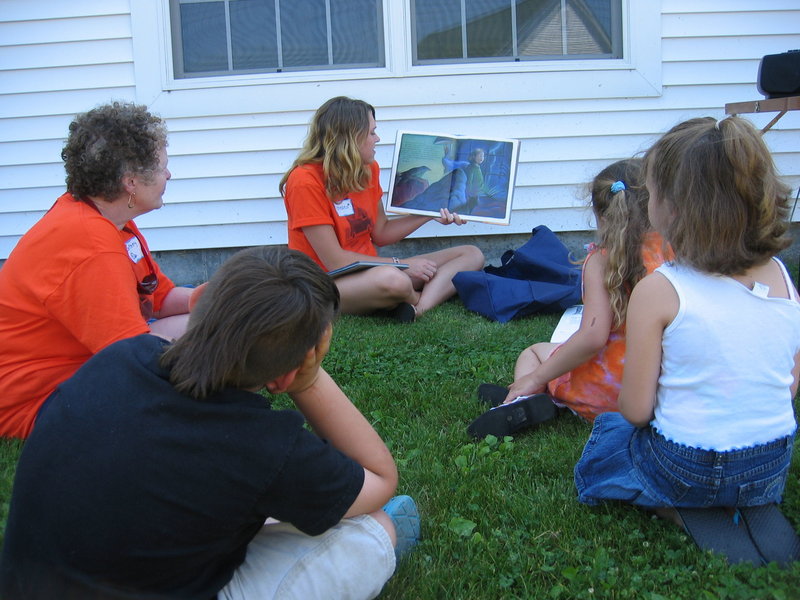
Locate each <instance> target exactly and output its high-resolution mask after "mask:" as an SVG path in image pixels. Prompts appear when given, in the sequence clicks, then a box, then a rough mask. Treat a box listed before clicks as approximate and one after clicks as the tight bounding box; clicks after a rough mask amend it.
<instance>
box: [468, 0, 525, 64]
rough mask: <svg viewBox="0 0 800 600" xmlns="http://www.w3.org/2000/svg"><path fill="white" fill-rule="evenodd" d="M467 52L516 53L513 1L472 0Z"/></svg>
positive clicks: (471, 54) (485, 54) (474, 54)
mask: <svg viewBox="0 0 800 600" xmlns="http://www.w3.org/2000/svg"><path fill="white" fill-rule="evenodd" d="M466 7H467V56H468V57H470V58H475V57H488V56H512V55H513V54H514V50H513V48H512V39H511V2H510V1H509V0H468V1H467V3H466Z"/></svg>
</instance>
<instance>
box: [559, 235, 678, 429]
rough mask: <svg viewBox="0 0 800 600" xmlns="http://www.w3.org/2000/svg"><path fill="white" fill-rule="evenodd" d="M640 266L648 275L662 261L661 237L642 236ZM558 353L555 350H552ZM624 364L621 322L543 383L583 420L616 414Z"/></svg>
mask: <svg viewBox="0 0 800 600" xmlns="http://www.w3.org/2000/svg"><path fill="white" fill-rule="evenodd" d="M641 252H642V264H643V265H644V268H645V270H646V272H647V274H648V275H649V274H650V273H652V272H653V271H654V270H655V269H656V268H657V267H659V266H661V264H663V263H664V261H665V260H671V259H672V253H671V251H668V252H667V254H666V255H665V254H664V251H663V240H662V237H661V236H660V235H659V234H658V233H657V232H655V231H651V232H649V233H647V234H645V238H644V241H643V243H642V249H641ZM555 351H556V352H558V348H556V350H555ZM624 364H625V323H623V324H622V325H621V326H620V327H619V328H617V329H615V330H612V331H611V333H610V334H609V336H608V341H607V342H606V345H605V347H604V348H603V349H602V350H600V352H598V353H597V354H596V355H595V356H593V357H592V358H590V359H589V360H587V361H586V362H585V363H583V364H582V365H580V366H578V367H575V368H574V369H573V370H572V371H570V372H569V373H565V374H564V375H562V376H561V377H557V378H556V379H554V380H553V381H551V382H549V383H548V384H547V390H548V391H549V392H550V394H551V395H552V396H553V397H554V398H555V399H556V401H557V402H558V403H559V404H563V405H565V406H567V407H568V408H569V409H570V410H572V411H573V412H574V413H576V414H578V415H580V416H581V417H583V418H584V419H586V420H587V421H590V422H591V421H594V419H595V417H596V416H597V415H599V414H600V413H604V412H609V411H617V410H619V409H618V407H617V397H618V396H619V390H620V388H621V387H622V368H623V366H624Z"/></svg>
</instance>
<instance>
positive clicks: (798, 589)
mask: <svg viewBox="0 0 800 600" xmlns="http://www.w3.org/2000/svg"><path fill="white" fill-rule="evenodd" d="M557 320H558V319H557V316H555V315H542V316H537V317H533V318H528V319H524V320H521V321H514V322H511V323H506V324H499V323H494V322H490V321H487V320H485V319H483V318H482V317H480V316H478V315H476V314H474V313H471V312H469V311H467V310H466V309H464V308H463V306H462V305H461V303H460V302H459V301H457V300H455V301H452V302H448V303H446V304H445V305H443V306H441V307H439V308H437V309H435V310H433V311H431V312H430V313H428V314H426V315H425V317H424V318H422V319H421V320H420V321H419V322H417V323H414V324H412V325H399V324H395V323H393V322H390V321H386V320H382V319H377V318H366V317H362V318H355V317H347V316H345V317H342V318H341V319H340V320H339V321H338V322H337V324H336V327H335V334H334V341H333V346H332V349H331V352H330V354H329V356H328V358H327V359H326V361H325V363H324V364H325V367H326V369H327V370H328V371H329V372H330V373H331V374H332V375H333V377H334V378H335V379H336V380H337V381H338V382H339V384H340V385H341V387H342V388H343V389H344V391H345V392H346V393H347V394H348V395H349V396H350V398H351V399H352V400H353V402H354V403H355V404H356V405H357V406H358V407H359V408H360V409H361V411H362V412H363V413H364V414H365V415H366V417H367V418H368V419H369V420H370V422H372V423H373V425H374V426H375V428H376V429H377V430H378V432H379V433H380V434H381V435H382V436H383V438H384V440H386V442H387V444H388V445H389V447H390V449H391V450H392V452H393V454H394V456H395V459H396V460H397V463H398V466H399V469H400V487H399V490H398V493H406V494H410V495H411V496H413V497H414V498H415V499H416V500H417V504H418V506H419V509H420V512H421V515H422V518H423V522H422V534H423V541H422V543H421V544H420V545H419V547H418V549H417V550H416V551H415V552H414V553H413V554H411V555H410V556H409V558H408V559H407V560H406V561H404V563H403V564H402V565H400V567H399V568H398V571H397V573H396V574H395V576H394V577H393V578H392V580H391V581H390V582H389V583H388V584H387V586H386V588H385V590H384V592H383V594H382V596H381V598H384V599H393V598H403V599H437V600H439V599H447V598H454V599H455V598H457V599H476V598H477V599H483V598H486V599H499V598H535V599H538V598H565V599H566V598H569V599H572V598H636V599H647V600H656V599H683V598H686V599H692V600H694V599H698V598H699V599H705V598H708V599H713V598H731V599H733V598H736V599H750V598H753V599H768V598H776V599H790V598H800V563H795V564H794V565H793V566H792V567H791V568H789V569H785V570H784V569H779V568H777V566H775V565H770V566H768V567H763V568H754V567H752V566H742V565H740V566H734V567H730V566H728V565H727V563H726V562H725V561H724V559H722V558H720V557H718V556H714V555H711V554H709V553H703V552H701V551H700V550H698V549H697V548H696V547H695V546H694V545H693V543H692V541H691V539H689V538H688V537H687V536H686V535H685V534H684V533H682V532H681V531H680V530H679V529H678V528H677V527H675V526H673V525H670V524H667V523H665V522H662V521H659V520H657V519H655V518H653V517H651V516H649V515H648V514H646V513H644V512H642V511H639V510H636V509H633V508H631V507H626V506H622V505H609V506H603V507H600V508H589V507H586V506H583V505H581V504H579V503H578V502H577V500H576V499H575V489H574V485H573V480H572V467H573V465H574V464H575V462H576V461H577V459H578V457H579V456H580V453H581V450H582V447H583V443H584V441H585V440H586V438H587V436H588V434H589V425H587V424H585V423H583V422H582V421H580V420H579V419H577V418H575V417H573V416H570V415H567V416H563V417H560V418H559V419H557V420H556V421H554V422H552V423H549V424H545V425H544V426H542V427H541V428H539V429H538V430H536V431H532V432H528V433H525V434H522V435H519V436H517V437H515V438H514V439H511V438H507V439H506V440H494V439H488V440H484V441H482V442H480V443H476V442H473V441H472V440H470V439H469V438H468V437H467V434H466V427H467V425H468V424H469V422H470V421H471V420H472V419H474V418H475V417H476V416H477V415H478V414H480V412H481V405H479V403H478V402H477V400H476V396H475V389H476V387H477V385H478V384H479V383H481V382H495V383H503V384H506V383H508V382H509V380H510V379H511V376H512V370H513V364H514V361H515V360H516V357H517V355H518V354H519V352H520V351H521V350H522V349H523V348H525V347H526V346H527V345H529V344H531V343H533V342H536V341H543V340H547V339H549V336H550V333H551V331H552V330H553V328H554V327H555V324H556V322H557ZM276 404H277V405H280V406H285V405H287V404H288V400H287V399H285V398H279V399H278V400H277V402H276ZM20 449H21V444H20V443H18V442H12V441H8V440H4V441H0V510H2V511H3V513H2V515H0V518H2V522H5V513H6V511H7V510H8V498H9V495H10V490H11V480H12V477H13V471H14V464H15V461H16V457H17V456H18V454H19V451H20ZM783 512H784V514H786V515H787V517H788V518H789V519H790V521H791V522H792V524H793V525H794V526H795V528H798V527H800V459H798V453H795V457H794V462H793V465H792V471H791V475H790V479H789V483H788V485H787V489H786V494H785V501H784V506H783Z"/></svg>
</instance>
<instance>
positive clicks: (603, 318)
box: [506, 252, 614, 401]
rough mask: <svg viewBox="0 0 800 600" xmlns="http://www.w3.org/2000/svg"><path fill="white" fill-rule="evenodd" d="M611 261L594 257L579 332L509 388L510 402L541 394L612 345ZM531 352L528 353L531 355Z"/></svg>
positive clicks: (585, 283)
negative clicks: (608, 270)
mask: <svg viewBox="0 0 800 600" xmlns="http://www.w3.org/2000/svg"><path fill="white" fill-rule="evenodd" d="M607 263H608V259H607V258H606V257H605V256H604V255H602V254H601V253H600V252H595V253H594V254H592V255H590V256H589V258H588V259H587V261H586V264H585V265H584V268H583V313H582V315H581V324H580V326H579V327H578V330H577V331H576V332H575V333H573V334H572V335H571V336H570V337H569V339H568V340H567V341H566V342H564V343H563V344H562V345H561V346H559V347H558V352H554V353H552V354H550V356H549V357H548V358H547V360H545V361H544V362H543V363H542V364H541V365H539V366H538V367H537V368H536V369H535V370H534V371H532V372H531V373H529V374H527V375H525V376H524V377H520V378H519V379H517V380H516V381H514V383H512V384H511V385H510V386H509V394H508V396H507V398H506V401H511V400H513V399H514V398H516V397H517V396H527V395H529V394H535V393H538V392H541V391H542V390H544V389H545V386H547V383H548V382H549V381H552V380H553V379H555V378H556V377H560V376H561V375H563V374H564V373H567V372H569V371H571V370H572V369H574V368H575V367H578V366H580V365H582V364H583V363H585V362H586V361H587V360H589V359H590V358H592V357H593V356H594V355H595V354H597V353H598V352H600V350H602V349H603V347H604V346H605V345H606V343H607V342H608V336H609V334H610V333H611V326H612V324H613V318H614V317H613V314H612V312H611V300H610V298H609V295H608V290H607V289H606V282H605V271H606V264H607ZM530 351H531V348H528V349H526V350H524V352H530Z"/></svg>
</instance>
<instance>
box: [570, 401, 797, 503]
mask: <svg viewBox="0 0 800 600" xmlns="http://www.w3.org/2000/svg"><path fill="white" fill-rule="evenodd" d="M793 440H794V435H791V436H787V437H783V438H780V439H777V440H775V441H772V442H769V443H767V444H762V445H759V446H753V447H750V448H743V449H741V450H731V451H729V452H715V451H713V450H701V449H699V448H692V447H689V446H684V445H681V444H676V443H675V442H671V441H669V440H667V439H666V438H665V437H664V436H662V435H661V434H659V433H658V432H656V431H655V430H654V429H652V428H651V427H643V428H641V429H639V428H636V427H634V426H633V425H631V424H630V423H628V422H627V421H626V420H625V418H624V417H623V416H622V415H621V414H619V413H604V414H602V415H600V416H598V417H597V419H595V422H594V426H593V428H592V434H591V436H590V437H589V441H587V442H586V446H585V447H584V449H583V455H582V456H581V458H580V460H579V461H578V464H577V465H575V486H576V487H577V489H578V499H579V500H580V501H581V502H584V503H586V504H592V505H594V504H599V503H600V502H602V501H604V500H620V501H622V502H628V503H630V504H635V505H638V506H645V507H656V506H675V507H710V506H757V505H761V504H770V503H772V502H780V500H781V496H782V494H783V488H784V486H785V485H786V478H787V476H788V473H789V464H790V462H791V458H792V443H793Z"/></svg>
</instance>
